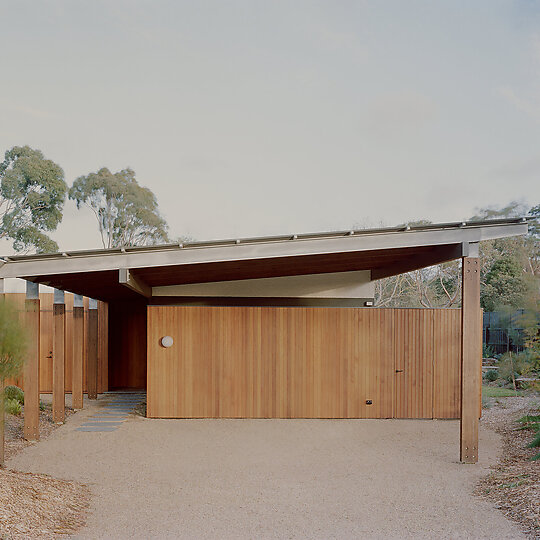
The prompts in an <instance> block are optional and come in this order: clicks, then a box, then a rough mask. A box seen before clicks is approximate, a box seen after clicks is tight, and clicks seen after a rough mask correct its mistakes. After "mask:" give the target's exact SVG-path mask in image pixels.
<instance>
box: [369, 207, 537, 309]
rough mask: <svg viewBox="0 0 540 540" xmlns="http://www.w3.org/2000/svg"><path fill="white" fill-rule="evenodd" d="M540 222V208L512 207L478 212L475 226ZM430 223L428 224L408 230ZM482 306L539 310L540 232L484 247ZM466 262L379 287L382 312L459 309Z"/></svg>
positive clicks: (394, 278) (430, 269) (377, 301)
mask: <svg viewBox="0 0 540 540" xmlns="http://www.w3.org/2000/svg"><path fill="white" fill-rule="evenodd" d="M527 213H529V215H530V216H533V217H534V216H539V217H540V205H538V206H535V207H533V208H531V209H530V210H529V211H528V212H527V207H526V206H524V205H523V204H521V203H517V202H511V203H510V204H508V205H506V206H505V207H503V208H498V207H488V208H483V209H479V210H477V213H476V215H475V216H473V217H472V218H471V221H479V220H486V219H497V218H505V217H518V216H524V215H526V214H527ZM426 223H429V222H427V221H425V220H421V221H417V222H411V223H408V225H420V224H426ZM480 256H481V264H482V268H481V304H482V307H483V308H484V310H485V311H496V310H500V309H502V308H510V309H513V310H515V309H518V308H526V309H529V310H532V311H535V310H537V309H538V302H539V281H540V227H539V224H538V219H537V220H534V221H532V222H530V224H529V234H528V235H527V236H514V237H509V238H499V239H496V240H489V241H486V242H481V243H480ZM460 276H461V266H460V261H457V260H456V261H451V262H448V263H444V264H440V265H436V266H432V267H428V268H423V269H421V270H415V271H413V272H408V273H406V274H400V275H398V276H392V277H389V278H386V279H382V280H379V281H377V282H376V297H375V304H376V305H377V306H379V307H451V306H455V307H458V306H459V305H460V302H461V294H460V292H461V277H460Z"/></svg>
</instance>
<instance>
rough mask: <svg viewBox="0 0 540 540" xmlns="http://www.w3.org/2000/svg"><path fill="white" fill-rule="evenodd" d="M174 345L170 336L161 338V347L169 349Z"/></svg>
mask: <svg viewBox="0 0 540 540" xmlns="http://www.w3.org/2000/svg"><path fill="white" fill-rule="evenodd" d="M173 343H174V339H173V338H172V337H171V336H163V337H162V338H161V346H162V347H165V348H166V349H168V348H169V347H172V345H173Z"/></svg>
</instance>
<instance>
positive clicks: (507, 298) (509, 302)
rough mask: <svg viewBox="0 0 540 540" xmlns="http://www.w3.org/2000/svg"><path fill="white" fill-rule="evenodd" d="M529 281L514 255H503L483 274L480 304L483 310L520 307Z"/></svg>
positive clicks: (523, 303) (525, 295)
mask: <svg viewBox="0 0 540 540" xmlns="http://www.w3.org/2000/svg"><path fill="white" fill-rule="evenodd" d="M529 288H530V286H529V283H528V280H527V278H526V276H525V275H524V273H523V267H522V265H521V264H520V263H519V261H518V260H517V258H516V257H513V256H511V255H503V256H502V257H501V258H500V259H498V260H497V261H495V262H494V263H493V265H492V266H491V268H490V269H489V271H488V273H487V274H486V276H485V282H484V287H483V289H482V296H481V304H482V307H483V308H484V310H485V311H496V310H497V309H498V308H499V307H500V306H509V307H512V308H522V307H524V306H525V304H526V298H527V292H528V291H529Z"/></svg>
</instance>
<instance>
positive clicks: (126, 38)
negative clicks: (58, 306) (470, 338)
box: [0, 0, 540, 252]
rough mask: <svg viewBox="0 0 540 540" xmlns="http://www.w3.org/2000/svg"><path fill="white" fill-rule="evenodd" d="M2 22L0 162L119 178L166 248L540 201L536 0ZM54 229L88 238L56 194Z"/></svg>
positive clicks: (20, 4) (39, 15)
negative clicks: (40, 158) (26, 150)
mask: <svg viewBox="0 0 540 540" xmlns="http://www.w3.org/2000/svg"><path fill="white" fill-rule="evenodd" d="M0 21H2V22H1V28H2V31H1V32H0V50H1V51H2V68H1V70H0V155H1V154H3V152H5V151H6V150H7V149H9V148H11V147H13V146H15V145H25V144H28V145H30V146H32V147H33V148H38V149H40V150H41V151H42V152H43V153H44V154H45V156H46V157H47V158H49V159H52V160H53V161H55V162H56V163H58V164H59V165H60V166H61V167H62V168H63V170H64V171H65V178H66V182H67V183H68V184H69V185H71V184H72V182H73V180H74V179H75V178H77V177H78V176H80V175H85V174H88V173H89V172H93V171H96V170H98V169H99V168H101V167H108V168H109V169H110V170H112V171H117V170H120V169H122V168H125V167H131V168H132V169H134V170H135V172H136V174H137V179H138V181H139V183H140V184H142V185H144V186H147V187H149V188H150V189H151V190H152V191H153V192H154V193H155V195H156V196H157V199H158V203H159V207H160V210H161V212H162V214H163V216H164V217H165V219H166V220H167V222H168V224H169V226H170V232H171V236H172V237H173V238H176V237H180V236H189V237H191V238H194V239H197V240H210V239H220V238H238V237H250V236H261V235H272V234H289V233H291V234H293V233H303V232H316V231H326V230H348V229H350V228H351V227H363V226H378V225H380V224H384V225H394V224H398V223H403V222H405V221H408V220H415V219H421V218H423V219H429V220H431V221H434V222H445V221H459V220H462V219H466V218H468V217H470V216H472V215H474V213H475V210H476V209H477V208H480V207H486V206H490V205H506V204H507V203H508V202H509V201H512V200H518V201H521V202H523V203H524V204H525V205H528V206H532V205H536V204H539V203H540V144H539V143H540V3H539V2H533V1H527V0H522V1H519V2H517V1H516V2H512V1H505V2H500V1H497V0H488V1H475V2H468V1H467V2H465V1H454V0H452V1H450V0H448V1H446V2H442V1H438V2H433V1H425V2H420V1H414V0H412V1H408V2H402V1H385V2H369V1H360V0H357V1H339V0H329V1H316V0H311V1H303V0H287V1H277V0H276V1H272V0H245V1H236V0H228V1H224V0H223V1H206V0H198V1H197V2H192V1H189V2H184V1H178V0H177V1H160V0H151V1H142V0H130V1H114V0H108V1H99V0H92V2H79V1H75V2H74V1H72V0H67V1H51V0H41V1H33V2H29V1H25V0H0ZM52 236H53V238H54V239H55V240H56V241H57V242H58V243H59V246H60V249H61V250H75V249H89V248H97V247H101V245H100V239H99V235H98V232H97V225H96V223H95V221H94V217H93V215H92V214H91V213H90V211H89V210H84V209H83V210H77V209H76V208H75V205H74V204H73V202H69V201H68V202H67V204H66V207H65V213H64V220H63V222H62V224H61V225H60V227H59V228H58V230H57V231H56V232H55V233H53V234H52ZM3 251H4V252H5V251H6V250H5V249H4V250H3Z"/></svg>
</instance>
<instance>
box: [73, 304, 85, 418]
mask: <svg viewBox="0 0 540 540" xmlns="http://www.w3.org/2000/svg"><path fill="white" fill-rule="evenodd" d="M83 347H84V304H83V297H82V296H80V295H78V294H76V295H75V296H74V298H73V366H72V368H71V378H72V380H71V400H72V406H73V408H74V409H82V408H83V352H84V349H83Z"/></svg>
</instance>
